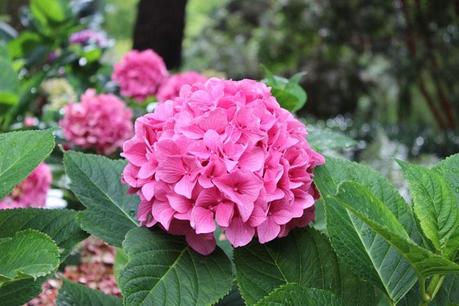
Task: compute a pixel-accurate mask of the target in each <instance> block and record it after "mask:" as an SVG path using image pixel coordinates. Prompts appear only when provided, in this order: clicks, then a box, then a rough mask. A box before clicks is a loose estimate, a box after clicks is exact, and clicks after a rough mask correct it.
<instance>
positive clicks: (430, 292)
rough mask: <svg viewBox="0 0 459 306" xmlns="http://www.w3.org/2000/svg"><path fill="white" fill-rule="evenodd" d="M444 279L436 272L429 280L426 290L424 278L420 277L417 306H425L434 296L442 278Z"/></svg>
mask: <svg viewBox="0 0 459 306" xmlns="http://www.w3.org/2000/svg"><path fill="white" fill-rule="evenodd" d="M444 279H445V276H444V275H439V274H436V275H434V276H432V279H431V280H430V282H429V286H428V287H427V290H426V279H425V278H422V279H420V280H419V287H420V290H421V299H422V301H421V303H420V304H419V306H427V305H429V303H430V302H431V301H432V300H433V299H434V298H435V295H437V293H438V290H440V287H441V285H442V284H443V280H444Z"/></svg>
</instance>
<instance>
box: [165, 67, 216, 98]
mask: <svg viewBox="0 0 459 306" xmlns="http://www.w3.org/2000/svg"><path fill="white" fill-rule="evenodd" d="M206 80H207V78H206V77H205V76H203V75H202V74H200V73H198V72H195V71H185V72H181V73H177V74H174V75H171V76H170V77H168V78H167V79H166V80H165V81H164V82H163V84H161V87H160V88H159V91H158V94H157V98H158V101H159V102H164V101H166V100H170V99H173V98H175V97H177V96H178V95H179V93H180V88H182V86H183V85H193V84H194V83H198V82H201V83H203V82H205V81H206Z"/></svg>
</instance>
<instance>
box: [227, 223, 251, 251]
mask: <svg viewBox="0 0 459 306" xmlns="http://www.w3.org/2000/svg"><path fill="white" fill-rule="evenodd" d="M254 235H255V229H254V228H253V227H251V226H250V225H249V224H247V223H244V222H242V219H241V218H239V217H235V218H233V221H232V222H231V224H230V226H229V227H227V228H226V229H225V236H226V238H228V241H229V242H231V244H232V245H233V246H234V247H240V246H244V245H246V244H248V243H249V242H250V241H251V240H252V238H253V236H254Z"/></svg>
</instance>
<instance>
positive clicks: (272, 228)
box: [257, 218, 281, 243]
mask: <svg viewBox="0 0 459 306" xmlns="http://www.w3.org/2000/svg"><path fill="white" fill-rule="evenodd" d="M280 230H281V227H280V226H279V225H278V224H276V223H275V222H274V221H273V220H272V219H271V218H268V219H267V220H266V221H265V222H263V223H262V224H260V225H259V226H258V227H257V235H258V240H259V241H260V243H266V242H268V241H271V240H273V239H274V238H276V237H277V235H279V232H280Z"/></svg>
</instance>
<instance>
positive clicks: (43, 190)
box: [0, 163, 52, 209]
mask: <svg viewBox="0 0 459 306" xmlns="http://www.w3.org/2000/svg"><path fill="white" fill-rule="evenodd" d="M51 182H52V175H51V170H50V168H49V167H48V165H46V164H45V163H41V164H40V165H38V167H37V168H35V170H33V171H32V173H30V174H29V176H28V177H27V178H26V179H25V180H24V181H22V182H21V183H20V184H19V185H17V186H16V187H14V189H13V191H12V192H11V193H10V194H9V195H7V196H6V197H5V198H3V199H0V209H9V208H28V207H35V208H40V207H44V206H45V204H46V196H47V194H48V190H49V187H50V186H51Z"/></svg>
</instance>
